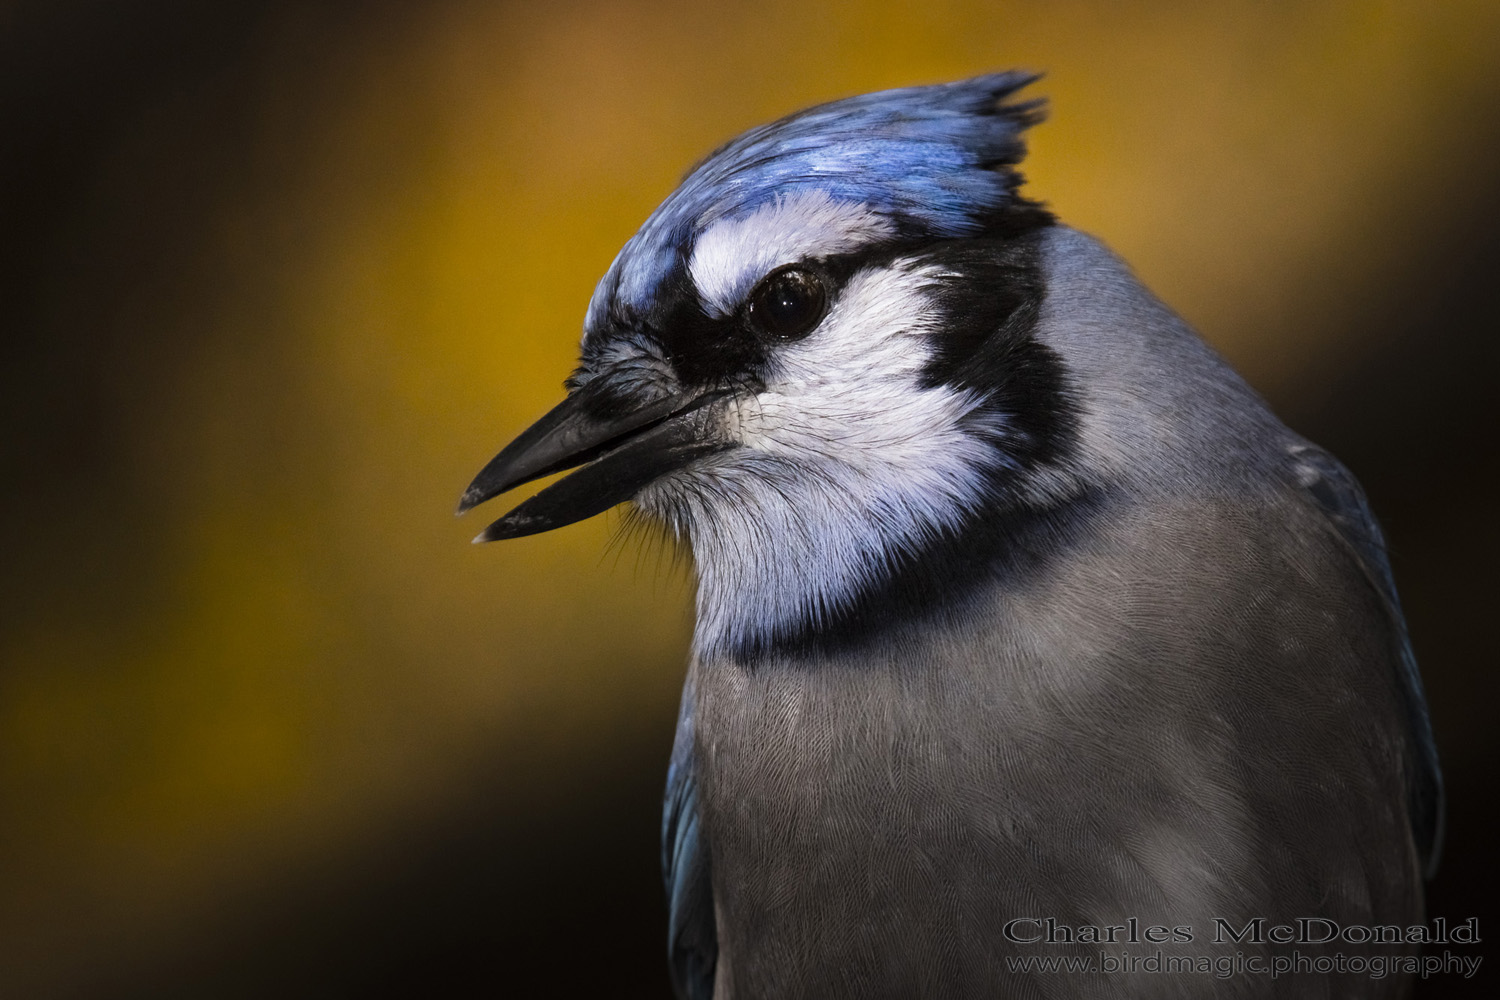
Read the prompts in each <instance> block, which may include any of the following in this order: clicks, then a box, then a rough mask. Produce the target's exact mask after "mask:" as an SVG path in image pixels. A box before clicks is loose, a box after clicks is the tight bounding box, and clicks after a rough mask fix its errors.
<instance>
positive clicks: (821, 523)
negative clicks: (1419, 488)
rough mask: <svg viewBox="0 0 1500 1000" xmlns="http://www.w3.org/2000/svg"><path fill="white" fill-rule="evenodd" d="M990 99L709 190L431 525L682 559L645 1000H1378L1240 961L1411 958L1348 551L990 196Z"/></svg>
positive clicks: (1417, 758) (1131, 299) (1133, 318)
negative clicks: (473, 514)
mask: <svg viewBox="0 0 1500 1000" xmlns="http://www.w3.org/2000/svg"><path fill="white" fill-rule="evenodd" d="M1032 79H1033V78H1032V77H1030V76H1028V75H1026V74H1021V73H1004V74H994V75H988V76H982V77H978V78H976V79H972V80H966V81H961V82H957V83H951V84H946V85H941V86H930V87H916V88H910V89H902V90H891V91H885V92H882V93H875V94H868V95H864V96H860V97H854V98H851V99H848V100H843V101H838V102H835V103H832V104H827V105H823V106H821V107H816V108H812V109H810V110H807V111H803V112H801V113H799V114H794V115H792V116H790V117H787V118H784V119H782V120H780V121H778V122H775V123H773V124H770V125H766V126H763V127H760V128H756V129H753V130H751V131H749V132H746V133H745V134H744V135H742V136H740V137H739V138H737V139H734V140H733V141H731V142H729V143H728V144H726V145H724V146H723V147H721V148H720V149H718V150H717V151H715V152H714V153H712V154H711V155H709V156H708V157H707V158H706V159H704V160H703V161H702V162H701V163H699V164H698V165H697V166H696V167H694V168H693V169H692V171H691V172H690V173H689V174H688V175H687V177H686V178H685V179H684V180H683V182H682V184H681V185H680V186H679V187H678V188H677V190H676V191H674V192H673V193H672V194H671V195H670V196H669V197H668V198H667V199H666V201H665V202H663V203H662V205H661V206H660V207H659V208H658V209H657V210H656V212H655V213H653V214H652V215H651V217H650V218H649V219H648V220H647V221H646V223H645V224H644V225H643V226H642V228H641V229H640V231H639V232H638V233H637V234H636V235H635V236H634V237H633V238H631V239H630V240H629V242H627V243H626V245H625V247H624V249H623V250H622V251H621V252H620V254H619V256H618V257H617V258H616V259H615V261H614V263H613V264H612V265H611V266H610V268H609V271H608V272H607V273H606V274H605V276H604V278H603V280H602V281H601V283H600V284H599V287H598V290H597V291H596V293H595V295H594V297H593V300H592V302H591V303H590V305H589V307H588V312H587V317H586V320H585V333H584V337H583V344H582V352H581V361H580V363H579V365H578V368H577V370H576V371H575V372H574V373H573V375H572V376H571V377H570V378H569V379H568V380H567V383H566V387H567V397H566V399H564V401H563V402H562V403H560V404H559V405H558V406H557V407H556V408H555V409H553V410H552V411H551V412H550V413H548V414H547V415H546V416H544V417H542V418H541V419H540V420H539V421H538V422H537V423H536V424H535V425H533V426H532V427H530V428H529V429H527V430H525V431H524V432H522V433H521V435H520V436H519V437H517V438H516V440H515V441H514V442H513V443H511V444H510V445H509V446H508V447H506V448H505V449H504V450H503V451H502V452H501V453H500V454H499V455H498V456H496V458H495V459H494V460H493V461H491V462H490V463H489V464H488V465H487V466H485V468H484V469H483V471H481V472H480V473H479V475H478V477H477V478H476V479H475V480H474V482H473V484H472V485H471V486H470V487H469V488H468V490H467V492H466V493H465V494H464V495H463V499H462V502H461V504H460V512H463V511H465V510H468V509H469V508H471V507H473V506H475V505H476V504H479V503H481V502H483V501H485V500H488V499H490V498H491V497H494V496H496V495H498V494H500V493H503V492H505V491H507V490H509V489H511V488H512V487H515V486H517V485H519V484H521V483H524V482H527V481H529V480H532V479H536V478H538V477H541V476H546V475H549V474H552V473H557V472H560V471H564V470H567V469H573V468H575V467H577V468H576V471H574V472H572V473H571V474H570V475H568V476H566V477H565V478H563V479H561V480H559V481H557V482H555V483H554V484H552V485H550V486H548V487H547V488H546V489H543V490H542V491H541V492H539V493H537V494H536V495H535V496H533V497H532V498H531V499H529V500H527V501H525V502H524V503H522V504H520V505H519V506H517V507H516V508H515V509H513V510H512V511H511V512H510V513H508V514H506V515H505V516H504V517H502V518H500V519H499V520H498V521H496V522H495V523H494V524H492V525H490V526H489V527H488V528H487V529H486V530H485V531H484V532H483V533H482V534H481V535H480V536H479V538H477V539H476V541H491V540H496V539H505V538H514V537H517V536H520V535H527V534H531V533H534V532H539V531H547V530H550V529H552V528H556V527H559V526H561V525H566V524H570V523H572V522H575V521H578V520H581V519H583V518H587V517H591V516H593V515H594V514H598V513H600V512H601V511H603V510H605V509H607V508H609V507H611V506H614V505H616V504H619V503H621V502H624V501H632V502H633V504H634V506H635V508H636V509H637V510H638V511H639V512H641V513H642V514H644V515H645V516H647V517H649V518H652V519H655V520H656V521H658V522H660V523H661V524H663V525H665V526H666V528H667V529H669V530H670V531H671V532H673V533H675V534H676V535H677V536H679V537H681V538H683V539H684V540H685V541H686V542H687V543H688V544H689V545H690V546H691V549H692V553H693V558H694V564H695V567H696V572H697V581H698V593H697V626H696V630H695V633H694V638H693V650H692V658H691V662H690V664H689V667H688V672H687V678H686V683H685V686H684V691H683V698H682V706H681V712H680V716H679V722H678V729H677V737H676V742H675V746H674V749H673V751H672V758H671V765H670V770H669V772H668V778H667V795H666V810H665V817H664V826H663V845H662V847H663V863H664V870H665V877H666V884H667V891H668V897H669V901H670V920H669V955H670V962H671V968H672V973H673V979H674V982H675V985H676V989H677V991H678V994H679V995H680V996H681V997H684V998H691V1000H706V998H709V997H715V998H718V1000H726V998H730V997H733V998H736V1000H743V998H753V1000H765V998H782V997H812V998H823V997H859V998H870V997H892V998H898V997H899V998H909V997H938V998H953V997H986V998H988V997H995V996H1031V997H1081V996H1111V997H1114V996H1183V997H1196V996H1203V995H1205V994H1206V993H1210V992H1212V993H1214V994H1216V995H1218V994H1223V995H1234V996H1329V995H1333V994H1337V995H1350V994H1352V993H1357V994H1358V995H1361V996H1386V995H1399V994H1400V993H1402V992H1403V991H1404V988H1405V985H1406V982H1405V979H1404V978H1403V977H1402V976H1399V975H1393V976H1387V977H1383V978H1381V977H1373V976H1367V977H1363V978H1361V977H1354V979H1353V980H1352V981H1347V982H1346V981H1345V980H1342V979H1339V978H1338V977H1337V976H1331V977H1330V976H1316V975H1310V974H1307V972H1306V970H1303V971H1302V972H1301V973H1300V974H1299V973H1292V974H1287V975H1283V976H1280V977H1272V976H1270V975H1267V974H1265V970H1264V969H1261V966H1260V965H1257V963H1261V965H1264V966H1265V967H1266V968H1269V967H1270V963H1271V962H1272V961H1274V960H1276V959H1277V958H1278V956H1281V957H1285V955H1286V954H1289V953H1290V952H1289V949H1290V948H1291V945H1296V946H1297V947H1298V948H1300V951H1301V952H1302V953H1303V954H1305V955H1324V954H1332V952H1333V951H1334V950H1335V949H1338V950H1342V951H1345V952H1349V953H1359V954H1366V955H1373V956H1379V955H1382V954H1388V955H1396V954H1402V953H1404V952H1409V951H1410V950H1412V949H1413V948H1414V947H1415V945H1412V944H1410V943H1387V944H1385V945H1384V946H1383V947H1378V948H1377V947H1375V946H1373V945H1370V946H1362V945H1361V944H1360V939H1362V936H1363V931H1362V930H1361V929H1368V928H1370V927H1372V926H1375V925H1382V926H1384V925H1391V926H1399V927H1402V928H1405V927H1407V926H1408V925H1413V924H1417V923H1419V922H1420V921H1421V920H1422V919H1423V909H1422V906H1423V901H1422V881H1423V877H1424V874H1426V873H1428V872H1430V870H1431V868H1432V865H1433V864H1434V862H1435V858H1436V854H1437V846H1438V843H1439V840H1440V817H1441V781H1440V777H1439V772H1438V767H1437V760H1436V753H1435V750H1434V747H1433V742H1432V736H1431V732H1430V728H1429V724H1428V720H1427V714H1426V708H1425V705H1424V701H1423V694H1422V686H1421V681H1420V679H1419V676H1418V673H1417V668H1416V664H1415V661H1414V659H1413V657H1412V653H1411V649H1410V647H1409V645H1408V642H1407V637H1406V630H1405V625H1404V622H1403V619H1402V615H1401V611H1400V606H1399V604H1398V601H1397V596H1396V590H1395V586H1394V584H1393V582H1392V579H1391V573H1390V569H1389V566H1388V564H1387V560H1386V557H1385V554H1384V549H1383V543H1382V540H1381V535H1380V530H1379V528H1378V527H1377V526H1376V523H1375V521H1374V519H1373V518H1372V516H1371V514H1370V511H1369V508H1368V507H1367V505H1366V502H1365V499H1364V497H1363V494H1362V493H1361V490H1360V488H1359V485H1358V484H1357V483H1356V482H1355V480H1354V479H1353V477H1352V476H1351V475H1350V474H1349V473H1348V472H1347V471H1345V469H1344V468H1343V467H1342V466H1341V465H1339V463H1338V462H1337V461H1335V460H1334V459H1333V458H1332V457H1331V456H1329V455H1328V454H1327V453H1325V452H1323V451H1321V450H1319V449H1318V448H1317V447H1316V446H1315V445H1313V444H1310V443H1309V442H1307V441H1305V440H1303V439H1302V438H1300V437H1298V436H1297V435H1296V434H1294V433H1292V432H1291V431H1290V430H1288V429H1287V428H1286V427H1285V426H1284V425H1283V424H1282V423H1281V422H1280V421H1278V420H1277V418H1276V417H1275V416H1274V415H1273V414H1272V413H1271V412H1270V410H1269V409H1268V408H1267V406H1266V404H1265V403H1264V402H1263V401H1262V400H1261V399H1260V398H1259V397H1258V396H1257V395H1256V394H1255V393H1254V392H1253V391H1252V390H1251V389H1250V388H1249V387H1248V386H1247V385H1246V384H1245V383H1244V382H1243V381H1242V380H1241V379H1240V378H1239V377H1238V376H1237V375H1236V374H1235V373H1234V372H1233V371H1232V370H1230V368H1229V367H1228V366H1227V365H1226V364H1225V363H1224V361H1223V360H1221V359H1220V358H1219V357H1218V356H1217V355H1216V354H1215V353H1214V352H1213V351H1212V350H1211V349H1210V348H1208V347H1207V346H1206V345H1205V344H1204V343H1203V342H1202V341H1201V340H1199V339H1198V337H1197V336H1196V335H1195V334H1194V333H1193V332H1192V331H1191V330H1190V329H1188V327H1187V326H1186V325H1184V323H1183V322H1182V321H1181V320H1180V319H1179V318H1178V317H1177V316H1175V315H1174V314H1173V313H1172V312H1171V311H1170V310H1168V309H1167V308H1166V307H1165V306H1163V305H1162V304H1161V303H1160V302H1159V301H1157V300H1156V299H1155V298H1154V297H1153V296H1152V295H1151V294H1150V293H1149V292H1148V291H1147V290H1146V289H1145V288H1143V287H1142V286H1141V285H1140V284H1139V283H1138V281H1137V280H1136V279H1135V278H1134V277H1133V276H1132V274H1131V272H1130V271H1129V270H1128V268H1127V267H1126V266H1125V265H1124V264H1123V263H1121V261H1119V260H1118V259H1117V258H1116V257H1115V256H1113V255H1112V254H1111V253H1110V251H1109V250H1107V249H1106V248H1105V247H1103V246H1102V245H1101V244H1100V243H1098V242H1097V241H1096V240H1094V239H1092V238H1090V237H1088V236H1086V235H1084V234H1082V233H1079V232H1077V231H1075V230H1072V229H1069V228H1067V227H1066V226H1064V225H1061V224H1060V223H1058V222H1057V221H1056V219H1055V218H1054V217H1053V215H1052V214H1051V213H1050V212H1049V211H1048V210H1047V209H1046V208H1044V207H1043V206H1042V205H1041V204H1039V203H1037V202H1035V201H1032V200H1029V199H1028V198H1026V197H1024V196H1023V195H1022V194H1021V193H1020V190H1019V188H1020V184H1021V178H1020V176H1019V174H1018V173H1017V171H1016V166H1017V164H1018V163H1019V162H1020V160H1021V158H1022V155H1023V145H1022V133H1023V132H1024V130H1025V129H1026V128H1027V127H1028V126H1030V125H1032V124H1034V123H1035V122H1036V121H1038V120H1039V118H1040V115H1041V108H1040V102H1038V101H1030V102H1018V101H1015V100H1013V98H1012V95H1013V94H1014V92H1015V91H1017V90H1018V89H1019V88H1021V87H1022V86H1024V85H1026V84H1028V83H1030V82H1031V81H1032ZM1299 918H1300V919H1302V920H1304V924H1301V925H1299V924H1297V923H1296V921H1297V920H1298V919H1299ZM1311 918H1316V920H1319V921H1322V923H1317V922H1311V923H1308V922H1307V921H1310V920H1311ZM1257 921H1259V923H1257ZM1330 926H1332V927H1335V928H1337V929H1338V930H1336V931H1335V937H1334V938H1333V939H1332V940H1331V941H1329V940H1327V938H1328V928H1329V927H1330ZM1309 927H1310V928H1311V929H1312V930H1311V932H1310V933H1311V937H1309V933H1308V928H1309ZM1278 928H1291V929H1292V930H1291V931H1287V930H1278ZM1347 928H1354V929H1355V930H1356V931H1361V933H1360V934H1354V932H1348V933H1345V929H1347ZM1288 933H1293V934H1300V935H1301V936H1300V937H1298V938H1296V940H1294V941H1292V942H1291V945H1286V947H1283V945H1284V944H1285V942H1284V941H1283V940H1282V939H1281V938H1278V937H1277V936H1276V935H1277V934H1281V935H1283V936H1285V935H1286V934H1288ZM1341 933H1343V934H1344V936H1343V937H1338V936H1337V935H1338V934H1341ZM1380 933H1384V932H1379V931H1377V932H1376V934H1377V940H1379V934H1380ZM1143 935H1144V936H1143ZM1314 938H1321V939H1323V940H1314ZM1362 947H1363V948H1364V950H1363V951H1362V950H1361V949H1362ZM1151 954H1156V955H1157V956H1158V962H1160V961H1162V960H1163V956H1165V958H1166V959H1172V960H1180V961H1178V963H1177V964H1175V965H1173V966H1171V967H1170V968H1169V969H1167V970H1165V971H1164V970H1161V969H1160V968H1158V969H1156V970H1152V969H1151V968H1150V967H1149V966H1147V967H1144V968H1143V967H1140V966H1139V965H1138V963H1139V962H1140V961H1142V960H1143V959H1142V956H1145V958H1149V957H1150V955H1151ZM1058 956H1062V957H1069V958H1073V959H1076V960H1078V961H1081V962H1085V963H1088V964H1087V965H1085V966H1075V970H1077V969H1086V970H1087V971H1075V972H1073V973H1071V974H1062V973H1058V974H1047V973H1046V972H1045V971H1044V970H1039V967H1034V966H1028V965H1027V964H1026V963H1027V962H1028V961H1031V960H1036V959H1048V958H1054V959H1055V958H1056V957H1058ZM1132 962H1135V963H1137V964H1136V965H1132V964H1131V963H1132ZM1204 962H1208V963H1209V966H1208V967H1205V966H1204V965H1203V964H1202V963H1204ZM1225 962H1231V963H1234V962H1237V963H1239V965H1238V966H1236V967H1235V969H1234V970H1233V971H1232V972H1231V973H1230V974H1229V975H1228V976H1224V975H1222V974H1221V973H1222V970H1223V969H1224V968H1225V965H1224V963H1225ZM1183 963H1186V964H1183ZM1194 963H1197V964H1196V966H1195V965H1194ZM1257 969H1260V971H1259V972H1257ZM1213 970H1220V971H1219V972H1215V971H1213ZM1152 972H1155V973H1156V974H1148V973H1152ZM1341 984H1342V985H1341Z"/></svg>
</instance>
